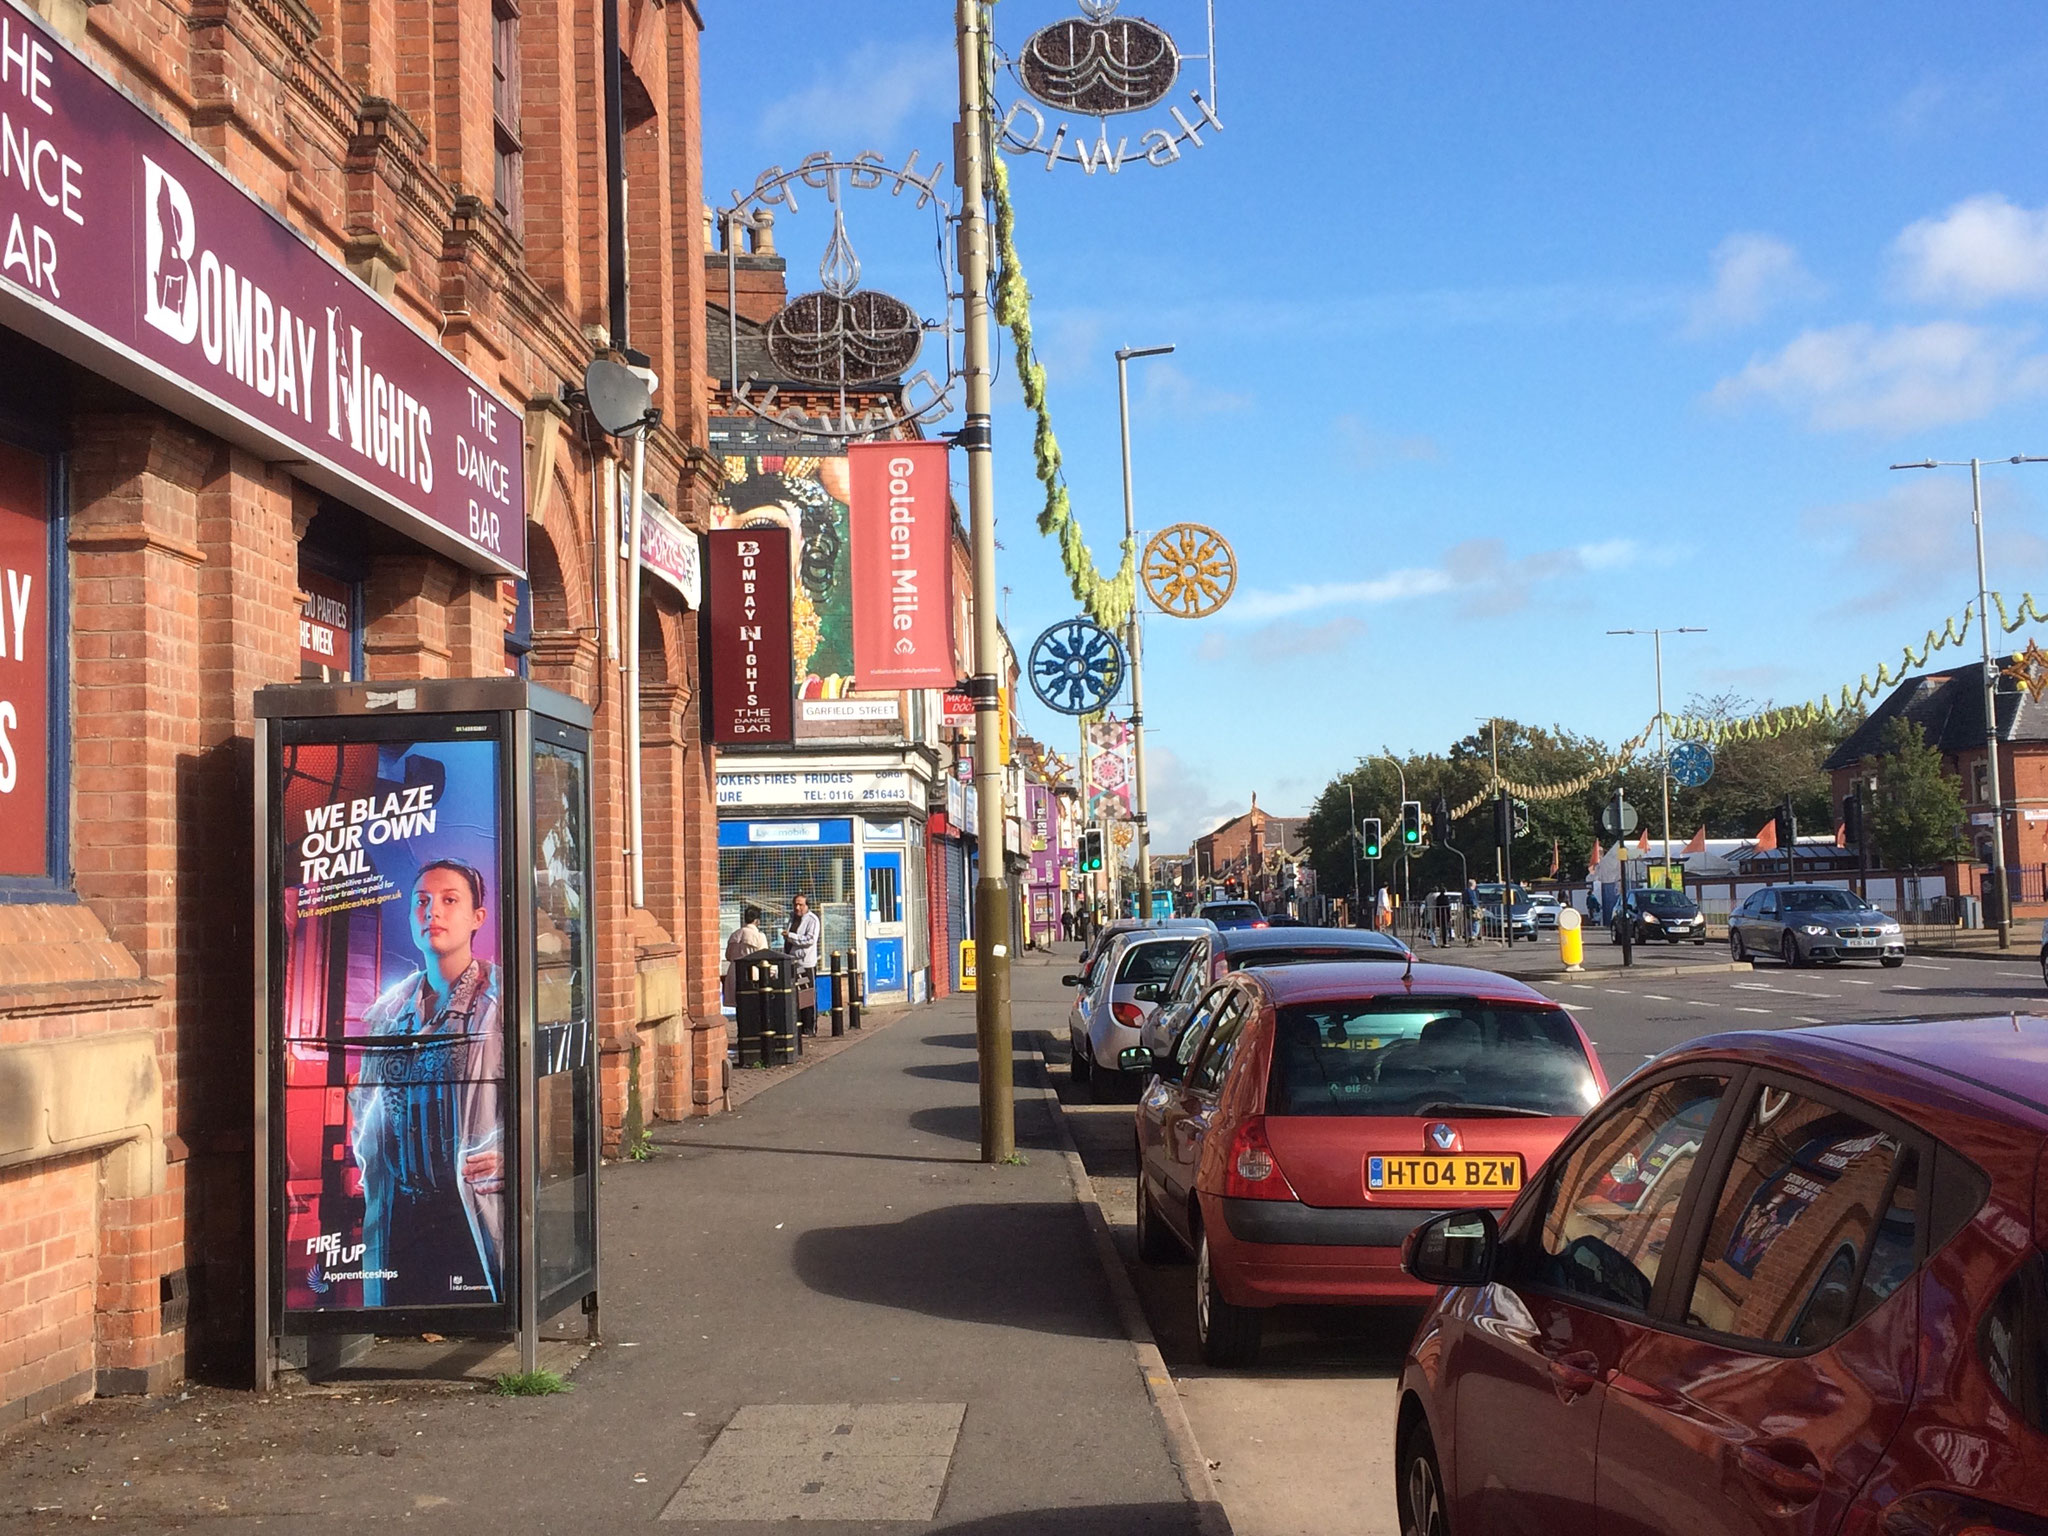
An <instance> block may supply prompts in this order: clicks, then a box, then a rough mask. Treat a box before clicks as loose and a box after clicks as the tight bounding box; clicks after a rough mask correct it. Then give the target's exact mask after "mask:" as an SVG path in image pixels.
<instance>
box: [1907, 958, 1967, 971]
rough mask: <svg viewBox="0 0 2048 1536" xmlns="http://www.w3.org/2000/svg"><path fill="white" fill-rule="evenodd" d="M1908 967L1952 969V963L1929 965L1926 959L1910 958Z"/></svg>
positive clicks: (1930, 969)
mask: <svg viewBox="0 0 2048 1536" xmlns="http://www.w3.org/2000/svg"><path fill="white" fill-rule="evenodd" d="M1906 968H1907V969H1908V970H1914V971H1952V970H1954V969H1955V967H1954V966H1952V965H1929V964H1928V963H1927V962H1926V961H1925V960H1908V961H1907V962H1906Z"/></svg>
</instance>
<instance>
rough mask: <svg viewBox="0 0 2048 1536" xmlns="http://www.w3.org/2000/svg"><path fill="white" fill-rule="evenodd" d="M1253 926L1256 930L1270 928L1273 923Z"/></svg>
mask: <svg viewBox="0 0 2048 1536" xmlns="http://www.w3.org/2000/svg"><path fill="white" fill-rule="evenodd" d="M1252 926H1253V927H1254V928H1270V927H1272V926H1273V925H1272V924H1271V923H1253V924H1252Z"/></svg>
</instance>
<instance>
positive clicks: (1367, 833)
mask: <svg viewBox="0 0 2048 1536" xmlns="http://www.w3.org/2000/svg"><path fill="white" fill-rule="evenodd" d="M1358 836H1359V841H1360V842H1362V843H1363V844H1364V845H1365V856H1366V857H1367V858H1368V859H1376V858H1378V857H1379V856H1380V819H1379V817H1377V816H1368V817H1366V818H1365V820H1364V821H1362V822H1360V823H1359V825H1358Z"/></svg>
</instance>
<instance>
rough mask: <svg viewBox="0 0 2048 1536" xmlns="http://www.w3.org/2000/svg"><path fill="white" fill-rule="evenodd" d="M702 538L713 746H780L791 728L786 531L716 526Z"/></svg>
mask: <svg viewBox="0 0 2048 1536" xmlns="http://www.w3.org/2000/svg"><path fill="white" fill-rule="evenodd" d="M705 537H706V555H705V560H704V573H705V581H706V588H707V590H706V592H705V598H704V638H705V642H706V644H705V649H706V650H707V651H708V652H709V654H710V657H711V667H710V682H711V686H710V689H709V696H710V702H709V705H708V707H709V709H710V711H711V740H712V743H713V745H715V746H721V747H746V746H760V745H777V744H781V745H787V744H788V743H790V742H791V741H793V740H794V739H795V733H796V707H795V703H794V694H795V687H794V676H793V668H794V660H795V658H794V653H793V648H792V637H791V630H790V559H791V555H790V540H789V530H788V529H787V528H777V527H761V528H715V529H713V530H712V531H711V532H710V533H709V534H707V535H706V536H705Z"/></svg>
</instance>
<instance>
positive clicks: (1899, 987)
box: [1885, 981, 1934, 992]
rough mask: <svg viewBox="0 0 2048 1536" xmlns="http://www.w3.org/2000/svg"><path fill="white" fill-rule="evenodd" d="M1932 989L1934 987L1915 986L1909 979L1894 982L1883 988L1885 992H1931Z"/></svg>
mask: <svg viewBox="0 0 2048 1536" xmlns="http://www.w3.org/2000/svg"><path fill="white" fill-rule="evenodd" d="M1933 990H1934V988H1932V987H1916V986H1914V985H1913V983H1911V982H1910V981H1901V982H1896V983H1894V984H1893V985H1891V986H1889V987H1886V988H1885V991H1887V992H1932V991H1933Z"/></svg>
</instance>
